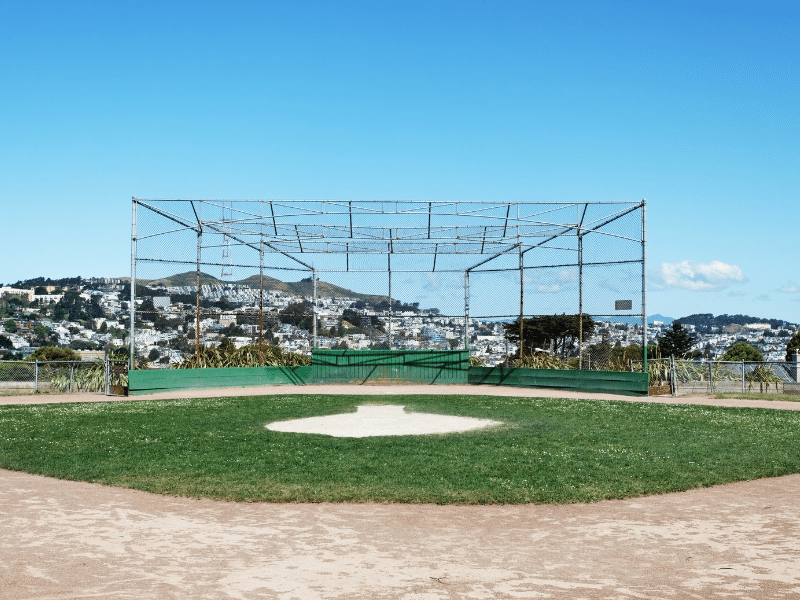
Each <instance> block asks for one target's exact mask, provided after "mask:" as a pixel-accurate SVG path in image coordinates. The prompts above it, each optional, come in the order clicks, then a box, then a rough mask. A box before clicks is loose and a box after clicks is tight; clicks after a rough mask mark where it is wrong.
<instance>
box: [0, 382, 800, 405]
mask: <svg viewBox="0 0 800 600" xmlns="http://www.w3.org/2000/svg"><path fill="white" fill-rule="evenodd" d="M280 394H338V395H351V396H366V395H375V396H389V395H404V396H405V395H413V394H448V395H451V394H463V395H474V396H520V397H523V398H574V399H580V400H619V401H623V402H657V403H659V404H703V405H707V406H733V407H736V406H738V407H753V408H773V409H780V410H800V402H792V401H788V400H734V399H730V398H726V399H721V400H720V399H716V398H713V397H711V396H705V395H696V396H681V397H678V398H671V397H669V396H650V397H641V396H621V395H618V394H589V393H586V392H568V391H561V390H549V389H538V388H515V387H501V386H493V385H335V384H326V385H302V386H291V385H264V386H252V387H230V388H216V389H197V390H178V391H174V392H161V393H157V394H146V395H142V396H129V397H124V398H122V397H114V396H103V395H100V394H60V395H59V394H41V395H31V394H28V395H26V396H0V405H3V404H52V403H61V402H119V401H130V400H133V401H136V400H170V399H178V398H219V397H222V396H273V395H280Z"/></svg>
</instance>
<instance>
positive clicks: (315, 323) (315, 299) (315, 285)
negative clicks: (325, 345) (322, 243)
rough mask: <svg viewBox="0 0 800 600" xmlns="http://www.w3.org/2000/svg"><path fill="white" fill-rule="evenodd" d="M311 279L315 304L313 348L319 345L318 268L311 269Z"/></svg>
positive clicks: (313, 308) (312, 310) (313, 311)
mask: <svg viewBox="0 0 800 600" xmlns="http://www.w3.org/2000/svg"><path fill="white" fill-rule="evenodd" d="M311 279H312V281H313V283H314V305H313V306H312V307H311V312H312V315H311V318H312V319H313V320H314V345H313V347H312V348H316V347H317V270H316V269H314V270H313V271H311Z"/></svg>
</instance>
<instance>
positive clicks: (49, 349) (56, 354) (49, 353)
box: [25, 346, 81, 361]
mask: <svg viewBox="0 0 800 600" xmlns="http://www.w3.org/2000/svg"><path fill="white" fill-rule="evenodd" d="M80 359H81V357H80V354H78V353H77V352H75V350H73V349H72V348H58V347H56V346H42V347H41V348H37V349H36V350H35V351H34V352H33V354H31V355H30V356H29V357H28V358H26V359H25V360H29V361H34V360H80Z"/></svg>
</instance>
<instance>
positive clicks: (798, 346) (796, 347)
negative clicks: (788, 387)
mask: <svg viewBox="0 0 800 600" xmlns="http://www.w3.org/2000/svg"><path fill="white" fill-rule="evenodd" d="M795 352H800V329H798V330H797V333H795V334H794V335H793V336H792V337H791V338H790V339H789V343H788V344H786V362H789V361H791V360H793V359H792V355H793V354H794V353H795Z"/></svg>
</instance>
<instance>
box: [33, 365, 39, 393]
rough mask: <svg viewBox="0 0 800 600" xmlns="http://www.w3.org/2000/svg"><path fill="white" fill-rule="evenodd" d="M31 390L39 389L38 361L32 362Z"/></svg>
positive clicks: (36, 390)
mask: <svg viewBox="0 0 800 600" xmlns="http://www.w3.org/2000/svg"><path fill="white" fill-rule="evenodd" d="M33 391H34V392H38V391H39V361H38V360H37V361H34V363H33Z"/></svg>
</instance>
